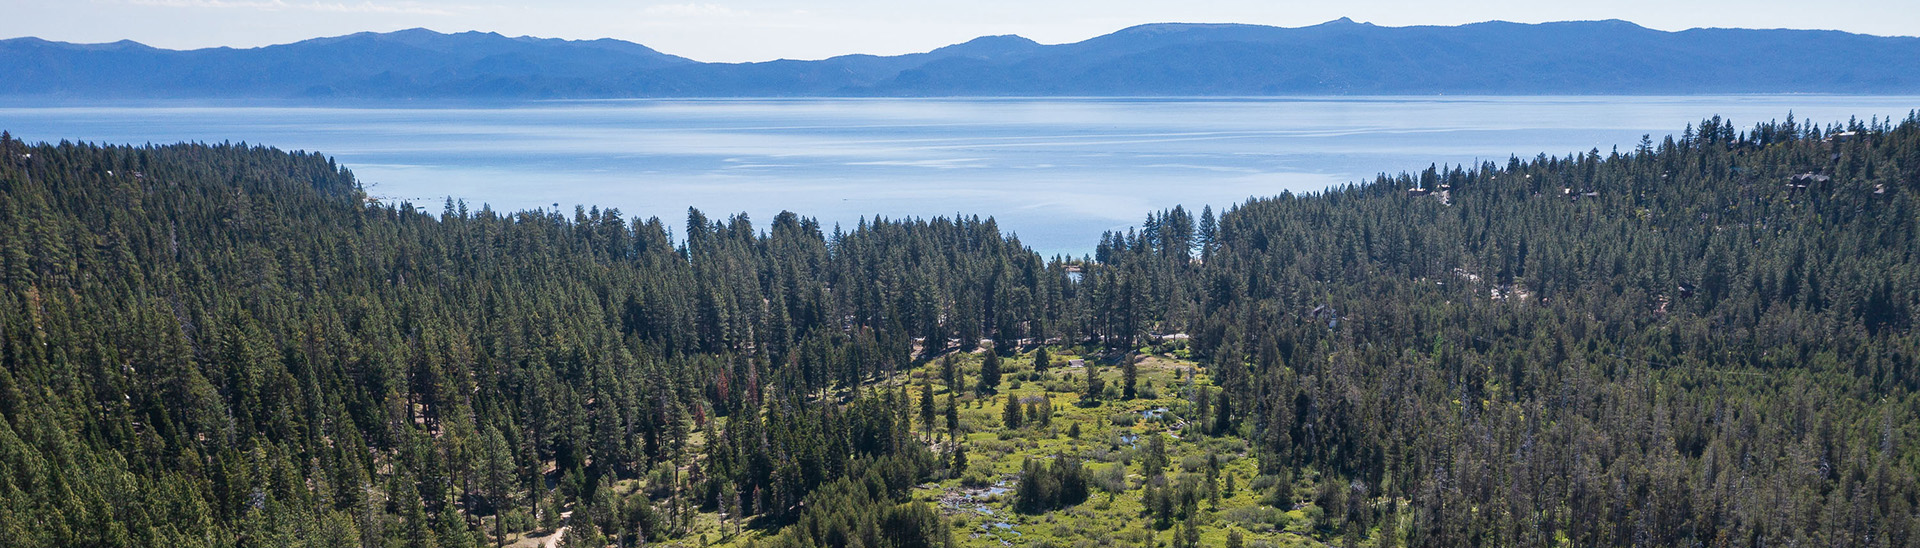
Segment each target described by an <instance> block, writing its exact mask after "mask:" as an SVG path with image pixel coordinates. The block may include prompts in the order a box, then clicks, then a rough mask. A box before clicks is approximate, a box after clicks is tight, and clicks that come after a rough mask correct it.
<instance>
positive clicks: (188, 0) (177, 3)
mask: <svg viewBox="0 0 1920 548" xmlns="http://www.w3.org/2000/svg"><path fill="white" fill-rule="evenodd" d="M127 3H128V4H132V5H136V6H152V7H162V8H203V9H242V10H259V11H318V12H331V13H390V14H411V15H452V14H453V12H451V11H448V10H447V9H444V8H439V7H432V6H426V5H422V4H420V3H417V2H395V3H374V2H371V1H366V2H298V1H295V2H289V1H287V0H127Z"/></svg>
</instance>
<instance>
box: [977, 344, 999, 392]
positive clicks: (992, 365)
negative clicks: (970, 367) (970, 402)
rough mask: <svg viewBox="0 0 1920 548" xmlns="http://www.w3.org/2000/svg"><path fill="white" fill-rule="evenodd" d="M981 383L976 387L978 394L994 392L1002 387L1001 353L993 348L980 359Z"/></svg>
mask: <svg viewBox="0 0 1920 548" xmlns="http://www.w3.org/2000/svg"><path fill="white" fill-rule="evenodd" d="M979 382H980V384H979V385H978V386H976V387H975V388H974V392H975V393H978V394H982V395H984V394H992V393H994V392H996V391H998V390H999V387H1000V354H999V353H998V352H994V351H992V350H988V351H987V352H986V357H985V358H982V359H981V360H980V381H979Z"/></svg>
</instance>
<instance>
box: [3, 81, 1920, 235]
mask: <svg viewBox="0 0 1920 548" xmlns="http://www.w3.org/2000/svg"><path fill="white" fill-rule="evenodd" d="M1916 108H1920V98H1915V97H1861V96H1736V97H1465V98H1454V97H1432V98H1429V97H1421V98H1407V97H1392V98H1283V99H1269V98H1261V99H768V100H744V99H742V100H724V99H708V100H634V101H591V102H557V103H522V104H515V105H506V106H489V107H479V108H469V107H459V108H416V107H378V108H280V107H226V106H134V107H123V106H99V107H48V108H41V107H33V106H18V105H16V106H14V107H9V108H0V129H6V130H9V131H12V132H13V133H14V135H15V136H16V137H18V138H21V139H24V140H27V141H60V140H74V141H91V142H103V143H132V144H140V143H172V142H178V141H205V142H220V141H235V142H240V141H244V142H248V143H260V144H266V145H271V146H276V147H280V148H284V149H297V150H312V151H320V152H324V153H326V154H330V155H333V156H335V157H336V158H338V159H339V161H340V162H342V163H343V164H345V165H346V166H348V167H349V168H351V169H353V171H354V173H355V174H356V175H358V176H359V178H360V180H361V181H362V182H363V183H364V184H365V185H366V186H367V189H368V192H369V193H370V194H372V195H375V196H379V197H383V198H388V199H402V200H411V201H412V202H413V203H414V204H415V205H420V206H424V207H427V208H428V209H429V210H432V211H438V210H439V208H440V206H441V203H442V201H443V200H444V199H445V198H446V197H448V196H452V197H454V198H456V199H465V200H466V201H467V202H468V203H469V204H470V205H471V206H472V207H473V208H476V209H477V208H478V207H479V205H480V204H482V203H485V204H490V205H492V206H493V207H494V208H495V209H501V210H517V209H530V208H554V207H558V208H560V209H562V210H564V211H572V209H573V207H574V206H575V205H577V204H578V205H589V206H591V205H599V206H601V207H614V208H619V210H620V211H622V212H623V213H624V214H626V215H627V216H629V217H633V216H640V217H647V216H659V217H661V218H662V219H664V220H666V221H667V222H668V223H669V225H671V226H681V225H682V224H683V223H684V219H685V216H686V210H687V208H688V207H689V206H691V207H697V208H700V209H701V210H702V211H704V212H705V213H706V214H707V215H708V216H709V217H714V218H720V217H724V216H726V215H728V214H731V213H739V212H745V213H747V214H749V215H750V216H751V218H752V219H754V220H755V221H756V222H757V223H760V226H765V224H766V223H767V222H768V221H770V220H771V219H772V217H773V215H774V214H775V213H778V212H779V211H781V210H792V211H795V212H797V213H800V214H802V215H807V216H813V217H817V218H819V219H820V220H821V221H822V222H823V223H825V224H826V225H828V226H832V225H833V224H834V223H840V224H842V225H847V226H851V225H853V224H854V223H857V222H858V221H859V219H860V218H862V217H863V216H864V217H868V218H871V217H873V216H876V215H878V216H885V217H907V216H918V217H930V216H935V215H953V214H955V213H965V214H968V215H975V214H977V215H981V216H993V217H996V218H997V219H998V220H999V222H1000V226H1001V228H1002V229H1003V230H1009V231H1014V232H1017V233H1018V234H1019V235H1020V238H1021V240H1022V241H1023V242H1025V243H1026V244H1028V245H1030V246H1032V247H1034V248H1035V249H1036V250H1039V251H1041V252H1042V253H1046V254H1049V255H1051V254H1056V253H1065V254H1073V255H1079V254H1082V253H1087V252H1090V251H1091V249H1092V247H1093V245H1094V244H1095V243H1096V242H1097V241H1098V239H1099V236H1100V234H1101V232H1103V231H1105V230H1115V229H1121V230H1123V229H1125V228H1126V227H1128V226H1132V225H1134V224H1137V223H1138V222H1140V220H1141V219H1143V218H1144V217H1145V215H1146V214H1147V213H1148V212H1149V211H1154V210H1159V209H1164V208H1169V207H1172V206H1174V205H1176V204H1184V205H1186V206H1187V207H1189V208H1193V209H1195V210H1198V209H1199V208H1200V206H1202V205H1207V204H1211V205H1213V206H1214V207H1215V208H1216V209H1220V208H1223V207H1226V206H1230V205H1232V204H1235V203H1238V202H1240V201H1243V200H1245V199H1246V198H1248V197H1250V196H1267V195H1273V194H1278V193H1280V192H1282V191H1292V192H1296V193H1299V192H1310V191H1315V190H1319V189H1324V188H1326V187H1328V186H1331V185H1339V184H1344V183H1348V182H1354V181H1360V180H1364V179H1368V178H1371V177H1372V176H1373V175H1375V174H1377V173H1380V172H1399V171H1404V170H1417V169H1422V168H1425V167H1427V166H1428V165H1429V164H1434V163H1439V164H1473V163H1476V162H1478V161H1483V160H1495V161H1505V160H1506V159H1507V158H1508V157H1509V156H1512V155H1518V156H1521V157H1532V156H1534V155H1537V154H1542V153H1545V154H1552V155H1565V154H1568V153H1572V152H1582V151H1587V150H1591V149H1596V148H1597V149H1600V150H1602V151H1606V150H1609V149H1612V148H1613V147H1616V146H1618V147H1619V148H1621V149H1622V150H1625V149H1630V148H1632V147H1633V146H1634V145H1635V144H1636V143H1638V142H1639V140H1640V137H1641V136H1642V135H1648V134H1650V135H1652V136H1653V138H1654V139H1655V140H1658V139H1660V138H1661V137H1662V136H1665V135H1667V134H1670V133H1677V132H1678V131H1679V130H1680V129H1681V128H1683V127H1685V126H1686V125H1687V124H1689V123H1697V122H1699V121H1700V120H1702V119H1704V118H1707V117H1711V116H1714V115H1716V114H1717V115H1722V116H1725V117H1728V118H1730V119H1732V120H1733V121H1734V122H1735V123H1737V124H1738V125H1740V126H1742V127H1745V126H1750V125H1751V124H1753V123H1755V122H1760V121H1765V120H1773V119H1785V118H1786V116H1787V114H1788V113H1789V112H1792V113H1793V114H1794V115H1795V116H1796V117H1798V118H1799V119H1801V120H1813V121H1820V122H1835V121H1846V120H1847V119H1848V118H1850V117H1858V118H1860V119H1862V120H1865V119H1868V118H1870V117H1874V116H1879V117H1881V118H1887V117H1893V118H1896V119H1899V118H1905V117H1906V115H1907V113H1908V112H1910V111H1912V110H1913V109H1916Z"/></svg>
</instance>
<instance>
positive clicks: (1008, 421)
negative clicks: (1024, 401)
mask: <svg viewBox="0 0 1920 548" xmlns="http://www.w3.org/2000/svg"><path fill="white" fill-rule="evenodd" d="M1022 415H1023V413H1022V411H1021V409H1020V398H1019V397H1017V396H1014V395H1013V394H1007V404H1006V405H1005V406H1003V407H1002V408H1001V409H1000V424H1002V425H1005V426H1006V428H1007V429H1008V430H1017V429H1019V428H1020V425H1021V423H1023V422H1025V421H1024V420H1023V419H1024V418H1025V417H1023V416H1022Z"/></svg>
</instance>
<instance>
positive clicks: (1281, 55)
mask: <svg viewBox="0 0 1920 548" xmlns="http://www.w3.org/2000/svg"><path fill="white" fill-rule="evenodd" d="M1709 93H1714V94H1718V93H1842V94H1906V93H1920V38H1912V37H1882V36H1868V35H1860V34H1849V33H1844V32H1837V31H1805V30H1744V29H1693V30H1686V31H1680V32H1665V31H1658V30H1652V29H1648V28H1644V27H1641V26H1638V25H1635V24H1633V23H1628V22H1625V21H1581V22H1564V23H1544V24H1519V23H1505V22H1490V23H1477V24H1471V25H1462V26H1457V27H1382V26H1375V25H1372V24H1366V23H1356V22H1353V21H1351V20H1348V19H1340V20H1337V21H1332V22H1328V23H1323V24H1319V25H1314V26H1310V27H1300V28H1281V27H1267V26H1257V25H1231V24H1221V25H1214V24H1153V25H1141V26H1137V27H1132V28H1128V29H1125V30H1121V31H1119V32H1115V33H1112V34H1108V35H1105V36H1100V37H1097V38H1092V39H1088V40H1085V41H1082V42H1076V43H1071V44H1057V45H1046V44H1040V43H1037V42H1034V41H1032V40H1028V39H1026V38H1021V37H1019V36H987V37H981V38H977V39H974V40H972V41H968V42H966V43H962V44H955V45H952V46H947V47H944V48H940V49H936V50H933V51H930V52H926V53H916V54H911V55H899V56H891V57H882V56H874V55H847V56H841V57H834V58H830V59H822V60H817V61H791V60H780V61H769V62H762V63H702V62H697V61H693V60H691V59H687V58H684V57H678V56H674V55H669V54H665V53H661V52H659V51H655V50H653V49H651V48H648V47H646V46H642V45H639V44H635V43H632V42H624V41H620V40H612V39H601V40H589V41H573V40H557V39H539V38H528V37H520V38H510V37H506V36H501V35H499V34H494V33H482V32H463V33H458V34H442V33H438V32H434V31H430V30H425V29H413V30H403V31H398V32H390V33H359V34H351V35H347V36H339V37H332V38H319V39H313V40H307V41H303V42H297V43H292V44H285V45H276V46H267V47H261V48H251V49H233V48H210V49H199V50H187V51H180V50H166V49H157V48H152V47H148V46H145V45H142V44H139V43H136V42H131V41H121V42H115V43H111V44H70V43H64V42H50V41H46V40H40V39H37V38H17V39H12V40H4V41H0V96H9V97H14V98H45V99H126V98H141V99H173V98H178V99H196V98H209V99H211V98H255V99H301V100H306V99H326V98H337V99H561V98H616V97H747V96H753V97H785V96H1242V95H1374V94H1379V95H1433V94H1448V95H1461V94H1495V95H1535V94H1709Z"/></svg>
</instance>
